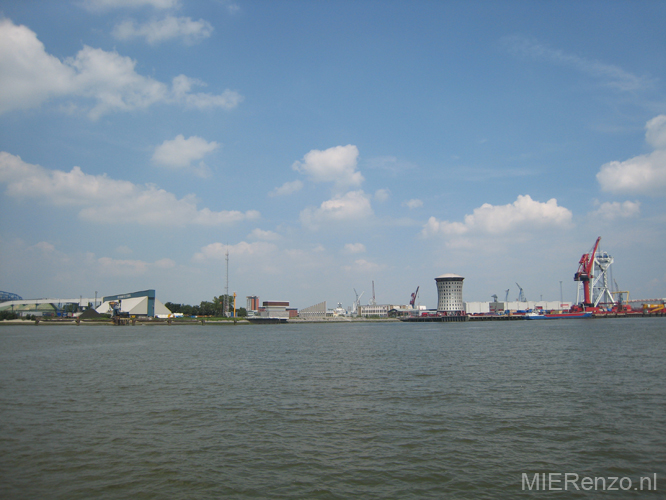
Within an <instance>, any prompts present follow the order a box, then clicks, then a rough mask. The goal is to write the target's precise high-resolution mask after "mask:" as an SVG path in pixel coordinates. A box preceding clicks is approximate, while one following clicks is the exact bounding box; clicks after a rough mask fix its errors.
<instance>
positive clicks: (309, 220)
mask: <svg viewBox="0 0 666 500" xmlns="http://www.w3.org/2000/svg"><path fill="white" fill-rule="evenodd" d="M373 215H374V212H373V211H372V206H371V205H370V199H369V198H368V196H367V195H366V194H365V193H364V192H363V191H350V192H349V193H346V194H345V195H338V196H335V197H333V198H332V199H330V200H327V201H325V202H323V203H322V204H321V206H320V207H319V208H306V209H305V210H303V211H302V212H301V215H300V219H301V223H302V224H303V225H304V226H306V227H308V228H310V229H318V228H319V226H320V225H322V224H330V223H339V222H347V223H358V222H363V221H364V220H367V219H368V218H370V217H372V216H373Z"/></svg>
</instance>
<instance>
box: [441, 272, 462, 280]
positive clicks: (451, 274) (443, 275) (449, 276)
mask: <svg viewBox="0 0 666 500" xmlns="http://www.w3.org/2000/svg"><path fill="white" fill-rule="evenodd" d="M439 278H460V279H465V278H463V277H462V276H460V275H459V274H453V273H446V274H442V275H441V276H437V277H436V278H435V279H439Z"/></svg>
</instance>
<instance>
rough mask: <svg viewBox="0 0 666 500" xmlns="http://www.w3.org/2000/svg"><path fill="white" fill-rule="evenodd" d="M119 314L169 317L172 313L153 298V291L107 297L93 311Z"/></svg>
mask: <svg viewBox="0 0 666 500" xmlns="http://www.w3.org/2000/svg"><path fill="white" fill-rule="evenodd" d="M114 309H115V311H116V312H117V313H119V314H127V315H128V316H149V317H165V318H166V317H169V316H170V315H171V314H172V313H171V311H169V309H167V308H166V306H165V305H164V304H162V303H161V302H160V301H159V300H157V299H156V298H155V290H143V291H140V292H132V293H122V294H119V295H108V296H106V297H104V298H103V299H102V304H101V305H100V306H99V307H97V308H96V309H95V310H96V311H97V312H98V313H99V314H112V313H113V312H114Z"/></svg>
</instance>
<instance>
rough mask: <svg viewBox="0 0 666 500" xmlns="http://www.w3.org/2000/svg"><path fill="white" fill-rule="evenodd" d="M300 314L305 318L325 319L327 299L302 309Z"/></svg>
mask: <svg viewBox="0 0 666 500" xmlns="http://www.w3.org/2000/svg"><path fill="white" fill-rule="evenodd" d="M298 315H299V316H300V317H301V318H303V319H310V320H313V319H325V318H326V301H324V302H320V303H319V304H315V305H313V306H310V307H306V308H305V309H301V310H300V311H299V312H298Z"/></svg>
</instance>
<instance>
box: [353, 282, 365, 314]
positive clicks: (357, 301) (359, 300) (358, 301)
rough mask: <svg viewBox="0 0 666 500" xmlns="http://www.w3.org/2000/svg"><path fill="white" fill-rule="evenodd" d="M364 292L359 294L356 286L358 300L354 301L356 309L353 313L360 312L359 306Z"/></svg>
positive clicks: (355, 293) (355, 292)
mask: <svg viewBox="0 0 666 500" xmlns="http://www.w3.org/2000/svg"><path fill="white" fill-rule="evenodd" d="M364 293H365V292H361V295H359V294H358V292H357V291H356V288H354V295H356V300H355V301H354V310H353V311H352V313H353V314H358V308H359V306H360V305H361V297H363V294H364Z"/></svg>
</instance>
